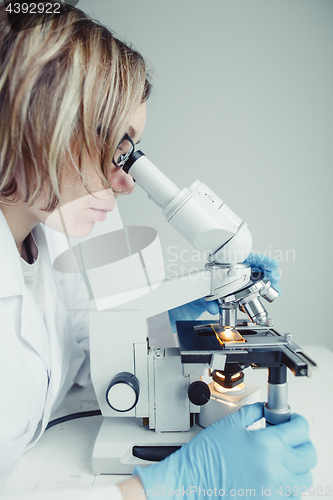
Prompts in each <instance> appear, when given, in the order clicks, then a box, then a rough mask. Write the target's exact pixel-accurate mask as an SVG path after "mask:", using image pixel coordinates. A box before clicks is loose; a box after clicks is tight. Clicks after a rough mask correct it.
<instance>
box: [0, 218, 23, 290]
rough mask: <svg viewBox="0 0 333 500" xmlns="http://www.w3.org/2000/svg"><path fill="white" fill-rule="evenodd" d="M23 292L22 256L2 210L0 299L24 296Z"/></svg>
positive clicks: (0, 227) (0, 228)
mask: <svg viewBox="0 0 333 500" xmlns="http://www.w3.org/2000/svg"><path fill="white" fill-rule="evenodd" d="M23 290H24V280H23V275H22V269H21V263H20V254H19V252H18V249H17V246H16V243H15V240H14V237H13V235H12V232H11V230H10V229H9V226H8V224H7V221H6V218H5V216H4V214H3V213H2V211H1V210H0V299H2V298H5V297H12V296H13V295H22V294H23Z"/></svg>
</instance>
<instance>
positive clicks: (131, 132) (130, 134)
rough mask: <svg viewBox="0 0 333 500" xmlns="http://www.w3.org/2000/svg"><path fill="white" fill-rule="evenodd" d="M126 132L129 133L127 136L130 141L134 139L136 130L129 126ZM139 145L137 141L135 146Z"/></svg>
mask: <svg viewBox="0 0 333 500" xmlns="http://www.w3.org/2000/svg"><path fill="white" fill-rule="evenodd" d="M128 132H129V134H128V135H129V136H130V137H131V139H133V137H135V136H136V134H137V132H136V130H135V129H134V128H133V127H132V125H130V126H129V128H128ZM139 143H140V141H137V142H136V143H135V144H139Z"/></svg>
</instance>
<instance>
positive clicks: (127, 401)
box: [106, 372, 140, 412]
mask: <svg viewBox="0 0 333 500" xmlns="http://www.w3.org/2000/svg"><path fill="white" fill-rule="evenodd" d="M139 393H140V386H139V381H138V379H137V378H136V376H135V375H133V374H132V373H129V372H121V373H118V374H117V375H116V376H115V377H113V379H112V380H111V382H110V385H109V387H108V388H107V391H106V401H107V403H108V405H109V406H110V407H111V408H112V409H113V410H115V411H120V412H124V411H129V410H131V409H132V408H134V406H135V405H136V403H137V402H138V399H139Z"/></svg>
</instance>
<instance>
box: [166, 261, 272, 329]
mask: <svg viewBox="0 0 333 500" xmlns="http://www.w3.org/2000/svg"><path fill="white" fill-rule="evenodd" d="M244 262H245V263H247V264H250V266H251V269H253V270H258V269H259V270H260V271H263V272H264V274H265V277H266V278H268V279H269V280H270V282H271V283H272V286H273V288H275V290H276V291H277V292H279V293H281V288H280V286H279V285H278V282H279V279H280V273H279V266H280V265H279V263H278V262H277V261H276V260H275V259H272V258H270V257H266V256H265V255H258V254H254V253H250V255H249V256H248V258H247V259H246V260H245V261H244ZM206 311H208V312H209V313H210V314H218V312H219V306H218V303H217V302H216V301H215V300H212V301H206V300H205V299H203V298H202V299H198V300H194V301H193V302H190V303H189V304H184V305H183V306H179V307H176V308H175V309H171V310H170V311H169V319H170V324H171V327H172V331H173V332H176V331H177V328H176V321H186V320H189V321H194V320H196V319H197V318H199V317H200V316H201V314H203V313H204V312H206Z"/></svg>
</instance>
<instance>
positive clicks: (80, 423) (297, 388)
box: [4, 346, 333, 499]
mask: <svg viewBox="0 0 333 500" xmlns="http://www.w3.org/2000/svg"><path fill="white" fill-rule="evenodd" d="M304 352H305V353H306V354H307V355H309V356H310V357H311V358H313V359H314V360H315V361H316V362H317V364H318V369H316V370H314V371H313V375H312V377H311V378H307V377H297V378H296V377H294V376H293V374H292V373H291V372H290V371H288V383H289V404H290V405H291V407H292V411H293V412H297V413H301V414H302V415H304V416H305V417H306V418H307V419H308V422H309V425H310V437H311V439H312V441H313V443H314V444H315V446H316V449H317V454H318V465H317V467H316V468H315V469H314V470H313V485H314V487H315V494H314V495H313V496H311V497H310V495H309V494H308V495H307V496H309V498H321V499H327V498H331V497H332V496H333V470H332V468H333V431H332V427H333V389H332V381H331V372H332V369H333V352H332V351H330V350H328V349H327V348H326V347H324V346H306V347H305V348H304ZM245 380H246V381H248V382H251V383H254V384H257V385H259V386H261V387H262V399H263V400H264V399H265V397H266V380H267V370H252V369H247V370H246V371H245ZM91 409H98V405H97V401H96V397H95V394H94V390H93V388H92V387H88V388H86V389H81V388H79V387H77V386H75V387H73V388H72V389H71V391H70V392H69V394H68V395H67V397H66V399H65V401H64V403H63V404H62V406H61V407H60V408H59V410H58V411H57V414H56V415H54V417H58V416H61V415H67V414H69V413H74V412H79V411H86V410H91ZM101 421H102V417H100V416H96V417H89V418H81V419H77V420H73V421H69V422H65V423H63V424H59V425H57V426H55V427H53V428H51V429H49V430H47V431H46V432H45V433H44V435H43V436H42V438H41V439H40V441H39V442H38V443H37V445H36V446H35V447H34V448H32V449H31V450H29V451H28V452H27V453H26V454H25V455H24V456H23V457H22V459H21V461H20V463H19V465H18V466H17V468H16V470H15V471H14V473H13V475H12V476H11V478H10V479H9V481H8V483H7V486H6V488H5V490H4V493H27V492H35V491H38V492H40V491H46V490H60V489H65V488H66V489H68V488H90V487H96V486H102V485H107V484H111V483H115V482H119V481H120V480H124V479H125V478H126V476H105V475H103V476H93V475H92V474H91V455H92V449H93V445H94V442H95V438H96V436H97V433H98V430H99V427H100V425H101Z"/></svg>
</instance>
